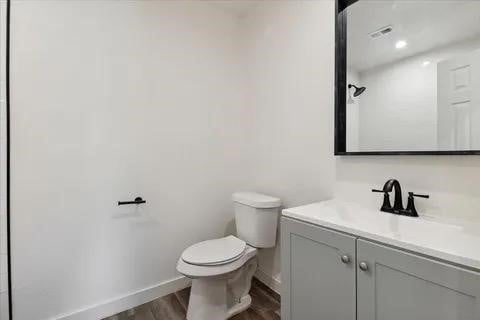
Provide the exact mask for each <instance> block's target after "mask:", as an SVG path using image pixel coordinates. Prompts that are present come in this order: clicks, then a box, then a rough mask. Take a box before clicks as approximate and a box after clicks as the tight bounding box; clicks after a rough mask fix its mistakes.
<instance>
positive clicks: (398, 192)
mask: <svg viewBox="0 0 480 320" xmlns="http://www.w3.org/2000/svg"><path fill="white" fill-rule="evenodd" d="M393 190H395V200H394V202H393V207H392V205H391V204H390V192H392V191H393ZM372 192H380V193H383V204H382V207H381V208H380V210H381V211H384V212H389V213H394V214H399V215H404V216H410V217H418V213H417V210H416V208H415V202H414V197H420V198H429V196H428V195H423V194H415V193H413V192H409V193H408V204H407V208H406V209H404V208H403V201H402V187H401V186H400V182H399V181H398V180H396V179H390V180H388V181H387V182H386V183H385V185H384V186H383V190H378V189H372Z"/></svg>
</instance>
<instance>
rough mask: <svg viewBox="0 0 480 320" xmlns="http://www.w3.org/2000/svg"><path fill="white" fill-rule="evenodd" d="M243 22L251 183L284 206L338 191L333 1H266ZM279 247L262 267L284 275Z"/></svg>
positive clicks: (262, 256)
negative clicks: (250, 112)
mask: <svg viewBox="0 0 480 320" xmlns="http://www.w3.org/2000/svg"><path fill="white" fill-rule="evenodd" d="M243 25H244V26H245V27H246V28H247V32H246V39H245V44H246V46H245V48H246V50H247V65H248V70H249V79H250V89H251V95H250V103H251V106H252V107H253V112H254V113H253V116H252V118H251V120H252V135H253V139H252V148H253V152H252V160H253V161H252V164H253V167H254V168H255V171H254V177H253V178H252V181H253V186H252V188H253V189H255V190H258V191H260V192H264V193H267V194H272V195H274V196H278V197H280V198H281V199H282V201H283V205H284V206H285V207H292V206H297V205H301V204H306V203H310V202H314V201H318V200H322V199H326V198H328V197H330V196H332V191H333V182H334V160H333V138H332V132H333V81H332V79H333V75H334V56H333V52H334V2H333V1H262V2H261V3H260V4H259V6H258V7H257V8H256V10H255V11H254V12H252V13H251V14H250V15H249V16H248V17H247V18H246V20H244V21H243ZM279 264H280V260H279V249H278V248H276V249H275V250H262V252H261V253H260V270H261V272H262V273H263V274H267V275H268V276H273V277H274V278H276V279H277V280H279V278H280V265H279Z"/></svg>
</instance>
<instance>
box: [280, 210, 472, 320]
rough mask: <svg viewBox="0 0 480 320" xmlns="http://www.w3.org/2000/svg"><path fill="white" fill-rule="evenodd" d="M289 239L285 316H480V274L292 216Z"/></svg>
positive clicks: (373, 319) (414, 319)
mask: <svg viewBox="0 0 480 320" xmlns="http://www.w3.org/2000/svg"><path fill="white" fill-rule="evenodd" d="M281 236H282V243H281V244H282V319H283V320H313V319H315V320H354V319H357V320H405V319H410V320H480V273H477V272H474V271H470V270H467V269H464V268H461V267H457V266H455V265H451V264H448V263H443V262H439V261H437V260H434V259H430V258H428V257H425V256H422V255H417V254H414V253H409V252H406V251H403V250H398V249H395V248H392V247H389V246H384V245H380V244H377V243H374V242H371V241H368V240H363V239H358V238H356V237H355V236H350V235H346V234H343V233H340V232H335V231H331V230H330V229H325V228H322V227H318V226H314V225H311V224H308V223H303V222H299V221H297V220H294V219H290V218H285V217H283V218H282V235H281ZM347 257H348V259H347ZM342 258H343V259H342Z"/></svg>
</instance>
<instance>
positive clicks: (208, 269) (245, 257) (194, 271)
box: [177, 245, 257, 279]
mask: <svg viewBox="0 0 480 320" xmlns="http://www.w3.org/2000/svg"><path fill="white" fill-rule="evenodd" d="M256 255H257V249H255V248H253V247H251V246H249V245H247V247H246V249H245V251H244V252H243V254H241V255H240V257H239V258H238V259H236V260H233V261H231V262H228V263H224V264H221V265H202V266H200V265H194V264H190V263H187V262H185V261H183V259H182V258H179V259H178V263H177V270H178V272H180V273H181V274H183V275H185V276H187V277H189V278H191V279H196V278H203V277H218V276H222V275H227V274H229V273H230V272H233V271H235V270H237V269H239V268H241V267H242V266H243V265H244V264H245V263H246V262H247V261H249V260H250V259H252V258H254V257H255V256H256Z"/></svg>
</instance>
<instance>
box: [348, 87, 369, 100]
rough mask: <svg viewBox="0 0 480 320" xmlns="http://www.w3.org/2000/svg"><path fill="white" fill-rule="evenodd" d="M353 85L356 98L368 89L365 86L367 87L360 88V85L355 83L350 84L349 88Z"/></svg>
mask: <svg viewBox="0 0 480 320" xmlns="http://www.w3.org/2000/svg"><path fill="white" fill-rule="evenodd" d="M352 87H353V88H355V92H354V93H353V96H354V97H355V98H356V97H358V96H359V95H361V94H362V93H364V92H365V90H367V88H365V87H360V88H359V87H357V86H356V85H353V84H349V85H348V89H350V88H352Z"/></svg>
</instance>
